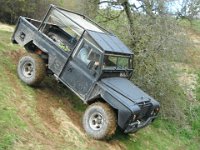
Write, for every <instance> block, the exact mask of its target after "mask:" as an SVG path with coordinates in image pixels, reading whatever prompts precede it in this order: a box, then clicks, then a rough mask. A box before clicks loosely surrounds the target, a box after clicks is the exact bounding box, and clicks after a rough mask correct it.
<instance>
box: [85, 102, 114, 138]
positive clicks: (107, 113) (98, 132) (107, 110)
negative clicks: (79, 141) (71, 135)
mask: <svg viewBox="0 0 200 150" xmlns="http://www.w3.org/2000/svg"><path fill="white" fill-rule="evenodd" d="M116 126H117V125H116V115H115V112H114V111H113V109H112V108H111V107H110V106H109V105H108V104H106V103H101V102H96V103H94V104H92V105H90V106H89V107H88V108H87V110H86V111H85V114H84V116H83V127H84V129H85V131H86V133H87V134H88V135H89V136H91V137H92V138H94V139H97V140H100V139H106V138H109V137H110V136H111V135H113V134H114V133H115V130H116Z"/></svg>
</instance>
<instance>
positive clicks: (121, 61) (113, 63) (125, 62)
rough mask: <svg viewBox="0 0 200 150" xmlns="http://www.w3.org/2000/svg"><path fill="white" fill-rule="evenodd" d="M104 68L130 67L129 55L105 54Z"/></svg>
mask: <svg viewBox="0 0 200 150" xmlns="http://www.w3.org/2000/svg"><path fill="white" fill-rule="evenodd" d="M103 68H104V69H131V56H123V55H105V57H104V65H103Z"/></svg>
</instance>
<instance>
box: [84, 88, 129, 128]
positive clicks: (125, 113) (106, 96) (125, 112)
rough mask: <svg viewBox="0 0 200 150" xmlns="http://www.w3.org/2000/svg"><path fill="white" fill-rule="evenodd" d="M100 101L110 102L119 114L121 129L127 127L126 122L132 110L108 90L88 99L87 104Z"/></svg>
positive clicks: (118, 122)
mask: <svg viewBox="0 0 200 150" xmlns="http://www.w3.org/2000/svg"><path fill="white" fill-rule="evenodd" d="M98 101H99V102H104V103H108V104H109V105H110V106H111V107H112V108H113V109H114V111H115V113H116V116H117V124H118V125H119V127H120V128H121V129H125V127H126V123H127V121H128V119H129V118H130V116H131V114H132V113H131V111H130V110H129V109H128V108H127V107H126V106H125V105H124V104H122V103H121V102H120V101H119V100H118V99H117V98H115V97H114V96H112V94H110V93H109V92H107V91H104V92H102V91H101V92H100V93H99V94H97V95H96V96H95V97H93V98H92V99H90V100H88V101H87V104H93V103H95V102H98Z"/></svg>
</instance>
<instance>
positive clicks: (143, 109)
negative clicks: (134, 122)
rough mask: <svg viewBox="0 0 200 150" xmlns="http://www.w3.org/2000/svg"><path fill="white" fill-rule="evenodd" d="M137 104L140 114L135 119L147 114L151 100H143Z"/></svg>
mask: <svg viewBox="0 0 200 150" xmlns="http://www.w3.org/2000/svg"><path fill="white" fill-rule="evenodd" d="M138 106H139V107H140V109H141V110H140V114H139V116H138V117H137V119H143V118H144V117H146V116H148V115H147V114H148V113H150V111H151V106H152V104H151V102H150V101H144V102H140V103H138Z"/></svg>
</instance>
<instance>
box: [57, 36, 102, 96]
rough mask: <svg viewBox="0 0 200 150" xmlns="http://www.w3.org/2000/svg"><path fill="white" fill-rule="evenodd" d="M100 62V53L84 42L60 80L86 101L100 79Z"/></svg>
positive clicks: (75, 52)
mask: <svg viewBox="0 0 200 150" xmlns="http://www.w3.org/2000/svg"><path fill="white" fill-rule="evenodd" d="M100 60H101V53H100V51H98V50H97V48H95V47H94V46H92V45H91V44H89V43H88V42H86V41H84V40H83V41H82V42H81V44H80V45H79V48H77V50H75V51H74V54H73V55H72V57H71V58H70V60H69V61H68V62H67V64H66V65H65V67H64V70H63V71H62V73H61V75H60V78H61V80H62V81H63V82H64V83H65V84H67V85H68V86H69V87H70V88H71V89H72V90H73V91H74V92H75V93H76V94H77V95H79V96H80V97H82V98H83V99H84V98H85V96H86V94H87V93H88V91H89V90H90V88H92V85H93V83H94V82H95V81H96V79H97V77H98V74H99V71H100V65H99V64H100Z"/></svg>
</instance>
